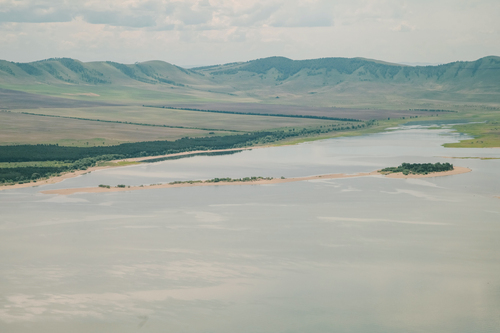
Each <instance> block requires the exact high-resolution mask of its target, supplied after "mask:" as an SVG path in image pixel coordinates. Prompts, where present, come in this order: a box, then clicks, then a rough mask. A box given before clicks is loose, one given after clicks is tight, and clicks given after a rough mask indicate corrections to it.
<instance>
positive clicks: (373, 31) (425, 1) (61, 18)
mask: <svg viewBox="0 0 500 333" xmlns="http://www.w3.org/2000/svg"><path fill="white" fill-rule="evenodd" d="M499 14H500V1H499V0H433V1H431V0H406V1H405V0H245V1H241V0H144V1H141V0H71V1H68V0H0V59H4V60H9V61H16V62H28V61H35V60H42V59H47V58H58V57H70V58H74V59H78V60H81V61H85V62H86V61H105V60H111V61H116V62H121V63H135V62H141V61H147V60H163V61H167V62H170V63H173V64H176V65H179V66H185V67H191V66H201V65H213V64H222V63H228V62H237V61H248V60H252V59H257V58H264V57H269V56H285V57H288V58H291V59H314V58H324V57H364V58H371V59H378V60H384V61H388V62H399V63H414V64H416V63H418V64H438V63H447V62H452V61H468V60H476V59H478V58H481V57H484V56H488V55H497V56H500V19H498V16H499Z"/></svg>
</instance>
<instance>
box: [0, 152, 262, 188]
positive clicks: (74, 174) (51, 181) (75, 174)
mask: <svg viewBox="0 0 500 333" xmlns="http://www.w3.org/2000/svg"><path fill="white" fill-rule="evenodd" d="M269 147H272V146H255V147H243V148H229V149H216V150H194V151H185V152H182V153H174V154H166V155H158V156H145V157H131V158H124V159H120V160H112V161H106V162H108V163H120V162H139V163H140V162H142V161H147V160H154V159H157V158H165V157H175V156H184V155H191V154H200V153H220V152H226V151H239V150H251V149H258V148H269ZM158 163H159V162H158ZM119 167H124V165H106V166H93V167H90V168H88V169H86V170H75V171H71V172H66V173H64V174H62V175H60V176H55V177H50V178H47V179H41V180H37V182H36V183H35V182H30V183H24V184H14V185H2V186H0V191H5V190H13V189H18V188H26V187H37V186H40V185H48V184H56V183H60V182H62V181H63V180H65V179H70V178H74V177H78V176H81V175H84V174H86V173H90V172H93V171H98V170H103V169H110V168H119Z"/></svg>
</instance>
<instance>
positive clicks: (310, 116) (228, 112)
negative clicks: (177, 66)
mask: <svg viewBox="0 0 500 333" xmlns="http://www.w3.org/2000/svg"><path fill="white" fill-rule="evenodd" d="M143 106H144V107H148V108H161V109H173V110H187V111H197V112H212V113H227V114H241V115H248V116H265V117H287V118H307V119H323V120H336V121H352V122H362V120H359V119H354V118H338V117H326V116H312V115H303V114H282V113H257V112H237V111H222V110H204V109H193V108H177V107H173V106H154V105H143Z"/></svg>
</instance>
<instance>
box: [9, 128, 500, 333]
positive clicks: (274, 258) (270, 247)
mask: <svg viewBox="0 0 500 333" xmlns="http://www.w3.org/2000/svg"><path fill="white" fill-rule="evenodd" d="M458 139H460V137H459V135H457V134H452V133H450V132H449V131H447V130H425V129H424V128H421V127H406V128H404V129H399V130H397V131H394V132H390V133H383V134H377V135H372V136H366V137H357V138H341V139H332V140H324V141H318V142H314V143H308V144H302V145H298V146H290V147H278V148H269V149H256V150H252V151H244V152H241V153H238V154H235V155H227V156H198V157H193V158H190V159H183V160H174V161H165V162H161V163H154V164H148V165H139V166H131V167H125V168H119V169H113V170H106V171H102V172H95V173H92V174H89V175H86V176H83V177H79V178H75V179H70V180H67V181H65V182H63V183H61V184H55V185H50V186H43V187H39V188H36V189H20V190H12V191H4V192H0V209H1V211H2V218H1V221H0V230H1V233H0V248H1V254H2V265H1V266H0V282H1V283H0V300H1V302H0V331H2V332H3V331H6V332H34V331H36V332H142V331H144V332H235V331H237V332H497V331H498V327H500V317H499V316H498V313H500V298H499V297H498V295H499V292H500V278H499V277H500V266H499V265H498V262H499V261H500V251H499V250H500V245H499V244H500V243H499V242H498V235H499V231H500V225H499V223H498V221H500V201H499V200H498V199H496V198H494V195H500V193H498V189H499V188H500V186H499V185H500V177H499V171H498V170H500V168H499V167H500V160H449V159H445V158H443V157H440V156H488V157H500V156H499V155H500V154H499V150H498V149H467V150H465V149H444V148H442V147H441V146H440V145H441V144H442V143H444V142H449V141H453V140H458ZM438 161H439V162H446V161H451V162H452V163H454V164H456V165H460V166H466V167H470V168H472V169H473V172H471V173H468V174H462V175H457V176H451V177H438V178H426V179H409V180H404V179H386V178H383V177H363V178H349V179H334V180H321V181H319V180H318V181H308V182H298V183H286V184H280V185H267V186H220V187H218V186H213V187H198V188H175V189H156V190H148V191H135V192H118V193H109V194H80V195H72V196H68V197H65V196H49V195H42V194H39V193H38V191H40V190H41V189H52V188H62V187H75V186H91V185H93V184H99V183H108V184H110V183H111V182H112V181H113V182H116V183H126V184H141V183H148V182H151V183H158V182H168V181H173V180H186V179H207V178H214V177H233V178H236V177H245V176H253V175H255V176H275V177H278V176H281V175H283V176H286V177H293V176H307V175H314V174H322V173H337V172H347V173H355V172H366V171H372V170H375V169H378V168H381V167H386V166H393V165H398V164H399V163H401V162H433V163H434V162H438Z"/></svg>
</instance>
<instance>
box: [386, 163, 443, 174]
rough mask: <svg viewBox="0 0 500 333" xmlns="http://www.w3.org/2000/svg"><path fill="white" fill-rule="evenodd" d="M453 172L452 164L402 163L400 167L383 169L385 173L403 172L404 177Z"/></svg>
mask: <svg viewBox="0 0 500 333" xmlns="http://www.w3.org/2000/svg"><path fill="white" fill-rule="evenodd" d="M450 170H453V164H451V163H440V162H438V163H434V164H432V163H402V164H401V165H400V166H398V167H390V168H385V169H382V170H381V172H384V173H398V172H402V173H403V174H404V175H409V174H415V175H427V174H429V173H432V172H443V171H450Z"/></svg>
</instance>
